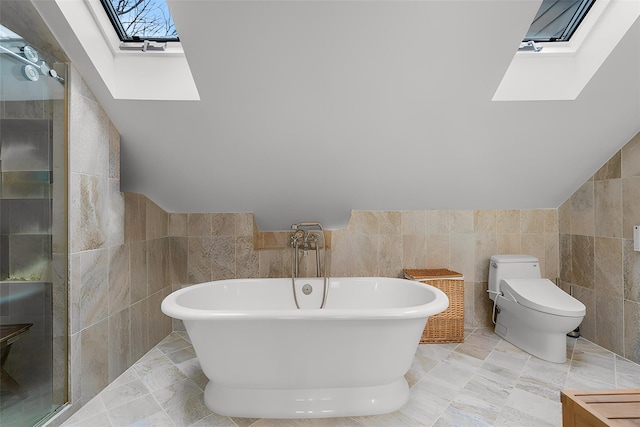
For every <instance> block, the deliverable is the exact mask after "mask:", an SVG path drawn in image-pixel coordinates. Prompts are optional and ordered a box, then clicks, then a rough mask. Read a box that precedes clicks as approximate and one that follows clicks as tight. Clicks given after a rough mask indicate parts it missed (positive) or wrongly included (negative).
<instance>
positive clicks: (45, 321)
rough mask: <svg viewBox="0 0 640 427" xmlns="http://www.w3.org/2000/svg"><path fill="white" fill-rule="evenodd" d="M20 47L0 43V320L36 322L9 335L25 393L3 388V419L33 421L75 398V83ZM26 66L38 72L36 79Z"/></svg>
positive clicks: (9, 364)
mask: <svg viewBox="0 0 640 427" xmlns="http://www.w3.org/2000/svg"><path fill="white" fill-rule="evenodd" d="M0 25H2V22H0ZM3 28H4V27H3ZM9 31H10V30H9ZM6 40H7V39H2V40H0V43H2V42H3V41H6ZM23 42H24V45H25V46H28V44H27V42H26V41H24V40H23ZM16 44H19V41H18V40H17V39H16V40H13V41H12V42H11V43H8V45H9V48H7V47H6V45H7V44H3V47H2V49H0V64H3V65H4V66H1V65H0V89H1V90H0V94H1V96H2V97H1V98H0V325H2V324H7V323H9V324H18V322H20V324H23V325H28V324H30V325H31V326H30V327H28V328H27V330H26V331H23V333H22V334H21V335H19V336H17V337H13V338H12V340H13V341H12V347H13V348H12V349H11V352H10V354H8V355H7V356H6V361H5V362H6V364H5V367H6V370H7V372H8V373H11V375H12V376H13V377H14V379H15V380H16V382H17V383H18V384H20V385H21V388H22V389H24V393H23V394H22V395H20V393H18V392H14V390H9V389H7V388H6V387H5V389H3V388H2V385H0V424H4V423H5V422H8V423H9V424H10V425H16V426H28V425H41V424H43V423H45V422H46V421H47V420H48V419H50V417H51V416H53V415H54V414H55V413H56V412H57V411H58V410H59V409H61V408H62V407H64V405H65V404H66V403H67V402H68V400H69V399H68V395H69V391H68V219H67V218H68V120H67V117H68V106H67V100H68V87H67V86H66V85H64V84H63V82H64V80H65V78H66V75H67V64H65V63H60V62H56V60H55V59H54V58H52V57H51V56H50V55H49V54H47V53H46V52H44V51H43V50H42V49H39V48H37V47H30V49H32V50H33V51H34V52H35V55H36V56H33V55H34V54H33V52H31V51H28V52H25V50H26V48H24V47H23V48H19V47H17V46H16ZM7 50H10V52H11V53H7V52H6V51H7ZM49 64H51V65H52V67H51V68H50V67H49ZM54 64H55V65H54ZM25 67H33V69H35V70H36V72H37V73H38V76H37V77H38V78H37V79H36V80H35V81H30V78H29V77H30V76H29V75H28V73H26V72H25V71H24V70H25ZM19 70H21V71H22V73H21V74H20V73H19V72H18V71H19ZM31 77H33V74H32V75H31ZM28 84H30V85H33V86H26V85H28ZM12 85H17V86H19V88H18V90H13V89H15V88H13V89H12V87H13V86H12ZM36 85H40V89H38V88H36ZM51 85H53V86H51ZM52 87H53V89H51V88H52ZM25 88H26V89H25ZM32 89H33V91H31V90H32ZM38 91H41V92H40V93H41V94H42V97H41V98H38V97H37V93H38ZM21 93H24V94H25V97H24V99H20V94H21ZM34 94H35V95H34ZM22 152H24V153H26V152H30V155H31V157H29V155H26V154H25V155H24V156H22V157H21V155H22V154H24V153H22ZM45 152H46V154H45ZM45 157H46V159H45ZM34 159H35V160H34ZM30 161H31V162H32V163H29V162H30ZM45 163H46V165H45ZM45 166H46V167H45ZM34 248H35V250H34V251H31V249H34ZM47 251H48V252H47ZM29 254H32V255H33V259H31V262H28V261H29V259H30V255H29ZM18 260H22V261H18ZM16 264H18V265H16ZM18 267H20V268H18ZM30 302H31V303H35V305H34V304H31V305H29V303H30ZM40 339H41V341H38V340H40ZM43 356H44V357H43ZM45 359H47V360H46V361H43V360H45ZM26 371H29V372H26ZM47 375H49V377H48V378H50V379H45V380H42V381H40V380H41V379H42V378H44V377H45V376H47ZM39 381H40V382H39ZM16 390H18V389H16Z"/></svg>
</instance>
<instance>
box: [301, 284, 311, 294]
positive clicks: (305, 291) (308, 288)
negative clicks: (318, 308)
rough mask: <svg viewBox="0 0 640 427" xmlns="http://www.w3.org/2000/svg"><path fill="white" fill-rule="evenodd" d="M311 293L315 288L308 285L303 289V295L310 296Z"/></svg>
mask: <svg viewBox="0 0 640 427" xmlns="http://www.w3.org/2000/svg"><path fill="white" fill-rule="evenodd" d="M311 291H313V288H312V287H311V285H310V284H308V283H307V284H306V285H304V286H303V287H302V293H303V294H305V295H309V294H310V293H311Z"/></svg>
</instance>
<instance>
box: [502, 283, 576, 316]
mask: <svg viewBox="0 0 640 427" xmlns="http://www.w3.org/2000/svg"><path fill="white" fill-rule="evenodd" d="M500 290H501V291H502V292H503V294H504V297H505V298H509V299H511V300H513V301H515V302H516V303H518V304H520V305H522V306H524V307H528V308H531V309H533V310H536V311H540V312H542V313H548V314H555V315H558V316H565V317H581V316H584V315H585V313H586V307H585V306H584V304H582V303H581V302H580V301H578V300H577V299H575V298H574V297H572V296H571V295H569V294H568V293H566V292H564V291H563V290H562V289H560V288H559V287H557V286H556V285H555V284H554V283H553V282H552V281H550V280H549V279H503V280H502V281H501V284H500Z"/></svg>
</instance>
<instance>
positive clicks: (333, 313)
mask: <svg viewBox="0 0 640 427" xmlns="http://www.w3.org/2000/svg"><path fill="white" fill-rule="evenodd" d="M269 279H272V280H291V278H290V277H289V278H282V277H280V278H239V279H222V280H213V281H210V282H204V283H198V284H195V285H190V286H187V287H184V288H182V289H179V290H176V291H174V292H172V293H171V294H169V295H168V296H167V297H165V298H164V299H163V301H162V305H161V310H162V312H163V313H164V314H166V315H167V316H170V317H173V318H174V319H180V320H207V319H211V320H213V319H219V320H223V319H226V320H231V319H238V320H241V319H242V320H251V319H262V320H284V319H323V320H330V319H358V320H374V319H416V318H422V317H429V316H432V315H435V314H438V313H441V312H443V311H444V310H446V309H447V307H448V306H449V298H448V297H447V295H446V294H445V293H444V292H442V291H441V290H440V289H438V288H436V287H434V286H431V285H428V284H426V283H423V282H419V281H416V280H409V279H403V278H393V277H374V276H371V277H330V278H329V281H330V283H331V280H358V281H366V280H384V281H399V282H401V283H404V284H406V285H407V286H416V287H422V288H426V289H429V291H431V292H432V293H433V294H434V299H433V300H432V301H430V302H428V303H426V304H422V305H417V306H410V307H393V308H371V309H362V308H357V309H332V308H324V309H295V308H293V309H284V310H246V311H240V310H218V309H216V310H203V309H194V308H189V307H184V306H181V305H179V304H178V303H177V302H176V300H177V298H178V297H179V296H180V295H182V294H184V293H186V292H188V291H189V290H194V289H197V288H200V287H205V286H211V285H212V284H220V285H223V284H227V283H232V282H240V281H243V282H247V281H249V282H259V281H261V280H269Z"/></svg>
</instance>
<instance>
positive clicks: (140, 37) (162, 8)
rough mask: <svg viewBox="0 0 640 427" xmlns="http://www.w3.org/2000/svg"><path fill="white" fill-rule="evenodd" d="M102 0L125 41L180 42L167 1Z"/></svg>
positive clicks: (121, 38)
mask: <svg viewBox="0 0 640 427" xmlns="http://www.w3.org/2000/svg"><path fill="white" fill-rule="evenodd" d="M100 1H101V2H102V5H103V6H104V8H105V10H106V11H107V15H109V19H110V20H111V23H112V24H113V27H114V28H115V30H116V32H117V33H118V37H120V40H121V41H123V42H141V41H144V40H148V41H159V42H165V41H179V39H178V32H177V30H176V27H175V25H174V23H173V18H172V17H171V12H169V7H168V6H167V2H166V1H165V0H100Z"/></svg>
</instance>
